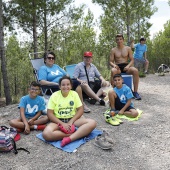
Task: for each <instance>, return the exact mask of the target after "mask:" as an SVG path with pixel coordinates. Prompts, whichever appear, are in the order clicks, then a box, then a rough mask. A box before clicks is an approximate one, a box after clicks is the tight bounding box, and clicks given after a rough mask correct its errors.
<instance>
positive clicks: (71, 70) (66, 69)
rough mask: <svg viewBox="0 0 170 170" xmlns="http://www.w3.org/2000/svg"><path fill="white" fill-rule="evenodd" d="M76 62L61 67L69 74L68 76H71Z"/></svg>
mask: <svg viewBox="0 0 170 170" xmlns="http://www.w3.org/2000/svg"><path fill="white" fill-rule="evenodd" d="M76 65H77V64H71V65H67V66H64V67H63V69H64V70H65V71H66V72H67V74H68V75H69V76H70V78H73V74H74V70H75V67H76Z"/></svg>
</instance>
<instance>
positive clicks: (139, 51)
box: [133, 43, 147, 60]
mask: <svg viewBox="0 0 170 170" xmlns="http://www.w3.org/2000/svg"><path fill="white" fill-rule="evenodd" d="M134 48H135V51H134V54H133V56H134V58H136V59H139V60H143V59H144V58H143V54H144V53H145V52H146V51H147V45H146V44H143V45H141V44H140V43H138V44H135V45H134Z"/></svg>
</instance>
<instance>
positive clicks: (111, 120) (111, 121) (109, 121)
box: [104, 114, 120, 126]
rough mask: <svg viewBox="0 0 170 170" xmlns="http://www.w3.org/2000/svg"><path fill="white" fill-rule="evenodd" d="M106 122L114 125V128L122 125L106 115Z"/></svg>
mask: <svg viewBox="0 0 170 170" xmlns="http://www.w3.org/2000/svg"><path fill="white" fill-rule="evenodd" d="M104 116H105V120H106V122H107V123H109V124H111V125H113V126H118V125H120V123H119V122H118V121H116V120H115V119H112V116H110V115H108V114H105V115H104Z"/></svg>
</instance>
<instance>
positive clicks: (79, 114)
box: [69, 106, 84, 124]
mask: <svg viewBox="0 0 170 170" xmlns="http://www.w3.org/2000/svg"><path fill="white" fill-rule="evenodd" d="M83 112H84V111H83V106H80V107H78V108H77V112H76V114H75V115H74V116H73V117H72V119H71V120H70V121H69V124H73V123H74V122H75V121H76V120H77V119H79V118H80V117H81V116H82V115H83Z"/></svg>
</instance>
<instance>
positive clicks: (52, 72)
mask: <svg viewBox="0 0 170 170" xmlns="http://www.w3.org/2000/svg"><path fill="white" fill-rule="evenodd" d="M59 74H62V72H60V71H59V70H56V72H54V71H51V75H59Z"/></svg>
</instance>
